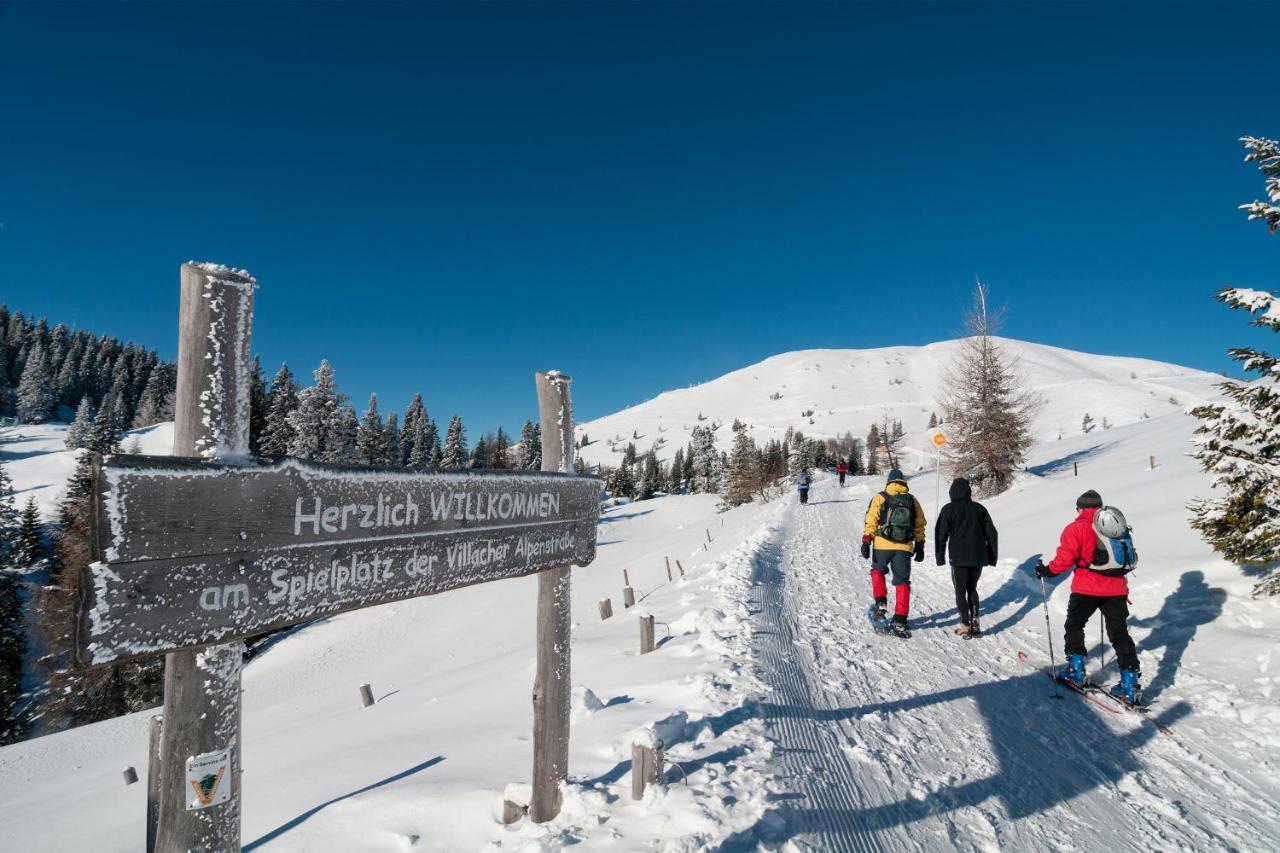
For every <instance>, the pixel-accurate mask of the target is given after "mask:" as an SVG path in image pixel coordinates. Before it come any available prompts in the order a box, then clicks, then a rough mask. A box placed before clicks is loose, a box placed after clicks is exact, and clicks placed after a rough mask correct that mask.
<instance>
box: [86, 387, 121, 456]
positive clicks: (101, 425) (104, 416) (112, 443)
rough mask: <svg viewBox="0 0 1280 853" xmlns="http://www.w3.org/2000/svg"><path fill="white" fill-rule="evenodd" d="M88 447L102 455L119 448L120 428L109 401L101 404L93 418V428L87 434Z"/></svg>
mask: <svg viewBox="0 0 1280 853" xmlns="http://www.w3.org/2000/svg"><path fill="white" fill-rule="evenodd" d="M89 449H90V450H92V451H93V452H94V453H101V454H103V455H104V456H105V455H106V454H108V453H115V452H116V451H117V450H119V449H120V430H119V427H118V425H117V422H116V417H115V415H114V414H112V412H111V401H110V400H108V401H106V402H104V403H103V404H102V406H101V407H100V408H99V409H98V412H97V414H96V415H94V418H93V430H92V432H90V434H89Z"/></svg>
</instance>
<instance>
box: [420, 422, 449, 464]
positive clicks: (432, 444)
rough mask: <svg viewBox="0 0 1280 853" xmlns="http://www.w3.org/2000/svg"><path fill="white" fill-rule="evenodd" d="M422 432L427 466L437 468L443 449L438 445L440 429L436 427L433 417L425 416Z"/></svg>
mask: <svg viewBox="0 0 1280 853" xmlns="http://www.w3.org/2000/svg"><path fill="white" fill-rule="evenodd" d="M422 434H423V436H424V441H425V442H426V444H425V446H426V448H427V467H428V468H439V467H440V460H441V459H442V458H443V457H444V450H443V449H442V448H441V447H440V430H439V429H437V428H436V421H435V418H432V417H430V416H427V417H426V418H425V425H424V426H423V428H422Z"/></svg>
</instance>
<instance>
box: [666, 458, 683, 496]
mask: <svg viewBox="0 0 1280 853" xmlns="http://www.w3.org/2000/svg"><path fill="white" fill-rule="evenodd" d="M669 477H670V479H669V481H668V483H667V491H668V492H670V493H671V494H673V495H678V494H680V491H681V490H682V489H683V487H684V449H683V448H679V447H677V448H676V455H675V456H674V457H672V459H671V471H670V472H669Z"/></svg>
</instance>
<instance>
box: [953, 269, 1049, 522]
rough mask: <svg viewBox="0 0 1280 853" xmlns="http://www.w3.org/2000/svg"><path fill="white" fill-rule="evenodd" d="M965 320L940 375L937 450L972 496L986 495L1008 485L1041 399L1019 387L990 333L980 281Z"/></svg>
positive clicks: (1009, 360) (995, 320)
mask: <svg viewBox="0 0 1280 853" xmlns="http://www.w3.org/2000/svg"><path fill="white" fill-rule="evenodd" d="M965 323H966V325H967V326H968V330H969V337H967V338H964V339H963V340H962V341H960V346H959V349H958V351H957V353H956V357H955V360H954V361H953V362H952V364H951V365H950V367H949V368H948V369H947V371H946V373H944V374H943V388H944V389H945V390H944V391H943V399H942V411H943V417H944V418H945V419H946V421H947V444H946V446H945V447H944V449H943V454H944V457H945V459H946V461H947V466H948V468H949V469H950V471H951V473H952V474H953V475H954V476H957V477H965V478H966V479H968V480H969V482H970V484H972V486H973V491H974V494H975V495H977V496H979V497H990V496H992V495H998V494H1000V493H1001V492H1003V491H1005V490H1006V489H1008V488H1009V486H1010V485H1012V483H1013V476H1014V472H1015V471H1017V470H1018V468H1019V467H1020V466H1021V465H1022V462H1023V460H1024V459H1025V458H1026V453H1027V450H1028V449H1029V448H1030V447H1031V443H1032V440H1031V417H1032V415H1033V414H1035V412H1036V410H1037V409H1038V408H1039V407H1040V406H1041V405H1042V400H1041V398H1040V396H1039V395H1038V394H1036V393H1035V392H1034V391H1031V390H1029V389H1026V388H1024V387H1023V386H1022V384H1021V379H1020V377H1019V375H1018V369H1017V361H1016V359H1014V358H1013V357H1011V356H1008V355H1006V353H1005V352H1004V350H1003V348H1002V347H1001V346H1000V344H999V342H998V341H997V340H996V339H995V338H994V337H993V335H994V333H995V331H996V329H997V328H998V325H999V317H998V316H993V315H992V314H991V312H990V311H989V310H988V309H987V288H986V286H985V285H984V284H982V283H981V282H978V283H977V285H976V286H975V288H974V307H973V309H972V310H970V311H969V312H968V314H967V315H966V316H965Z"/></svg>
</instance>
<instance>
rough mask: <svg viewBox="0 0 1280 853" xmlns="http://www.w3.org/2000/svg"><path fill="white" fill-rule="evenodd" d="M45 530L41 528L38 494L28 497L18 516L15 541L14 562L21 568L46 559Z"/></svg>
mask: <svg viewBox="0 0 1280 853" xmlns="http://www.w3.org/2000/svg"><path fill="white" fill-rule="evenodd" d="M44 556H45V551H44V532H43V531H42V530H41V529H40V507H39V506H38V505H37V504H36V496H35V495H32V496H31V497H29V498H27V502H26V503H25V504H23V506H22V515H21V516H19V517H18V533H17V535H16V536H15V537H14V541H13V563H14V565H15V566H18V567H20V568H28V567H30V566H34V565H36V564H37V563H39V562H40V561H41V560H43V559H44Z"/></svg>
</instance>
